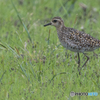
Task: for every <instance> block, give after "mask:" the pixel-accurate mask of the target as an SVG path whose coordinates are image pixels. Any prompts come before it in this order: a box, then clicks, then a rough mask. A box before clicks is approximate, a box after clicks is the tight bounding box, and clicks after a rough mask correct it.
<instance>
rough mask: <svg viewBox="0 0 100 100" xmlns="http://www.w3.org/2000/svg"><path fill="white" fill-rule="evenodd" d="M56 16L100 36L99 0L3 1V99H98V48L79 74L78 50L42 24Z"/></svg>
mask: <svg viewBox="0 0 100 100" xmlns="http://www.w3.org/2000/svg"><path fill="white" fill-rule="evenodd" d="M55 16H60V17H62V18H63V20H64V23H65V26H66V27H73V28H75V29H78V30H81V31H85V32H86V33H88V34H90V35H92V36H93V37H95V38H97V39H99V40H100V0H95V1H94V0H13V2H12V1H11V0H0V100H100V50H99V49H98V50H96V51H95V53H93V52H89V53H88V56H89V57H90V60H89V61H88V63H87V65H86V67H84V68H83V69H82V71H81V75H80V76H79V75H78V70H77V66H78V65H77V54H76V53H74V52H71V51H69V50H66V49H65V48H63V47H62V46H61V45H60V42H59V39H58V37H57V32H56V29H55V28H54V27H52V26H48V27H44V26H43V25H44V24H46V23H48V22H50V20H51V19H52V18H53V17H55ZM85 60H86V58H85V57H84V56H83V54H81V65H82V64H83V63H84V61H85ZM71 91H74V92H77V93H78V92H97V93H98V95H97V96H74V97H71V96H70V92H71Z"/></svg>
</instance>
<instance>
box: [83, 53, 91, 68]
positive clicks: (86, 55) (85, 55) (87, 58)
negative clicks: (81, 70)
mask: <svg viewBox="0 0 100 100" xmlns="http://www.w3.org/2000/svg"><path fill="white" fill-rule="evenodd" d="M83 54H84V55H85V56H86V57H87V60H86V61H85V63H84V64H83V66H82V67H84V66H85V65H86V63H87V61H88V60H89V57H88V56H87V55H86V54H85V53H83Z"/></svg>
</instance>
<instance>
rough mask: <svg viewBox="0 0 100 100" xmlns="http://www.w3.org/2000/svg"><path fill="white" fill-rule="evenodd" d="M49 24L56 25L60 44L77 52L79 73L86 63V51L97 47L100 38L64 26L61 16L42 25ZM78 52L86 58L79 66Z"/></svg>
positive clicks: (99, 45) (99, 43) (99, 44)
mask: <svg viewBox="0 0 100 100" xmlns="http://www.w3.org/2000/svg"><path fill="white" fill-rule="evenodd" d="M49 25H52V26H55V27H56V30H57V35H58V38H59V41H60V42H61V44H62V46H64V47H65V48H66V49H67V50H70V51H73V52H76V53H77V57H78V71H79V75H81V69H82V68H83V67H84V66H85V65H86V63H87V62H88V60H89V57H88V56H87V55H86V52H89V51H94V50H95V49H98V48H99V47H100V40H98V39H96V38H94V37H92V36H91V35H89V34H87V33H85V32H83V31H79V30H77V29H74V28H70V27H66V26H65V25H64V21H63V19H62V18H61V17H54V18H52V20H51V21H50V22H49V23H48V24H45V25H44V27H46V26H49ZM80 53H83V54H84V56H85V57H86V58H87V60H86V61H85V62H84V64H83V65H82V67H81V68H80Z"/></svg>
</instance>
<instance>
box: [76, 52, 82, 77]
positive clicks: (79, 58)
mask: <svg viewBox="0 0 100 100" xmlns="http://www.w3.org/2000/svg"><path fill="white" fill-rule="evenodd" d="M77 55H78V71H79V75H80V74H81V72H80V55H79V52H78V53H77Z"/></svg>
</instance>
